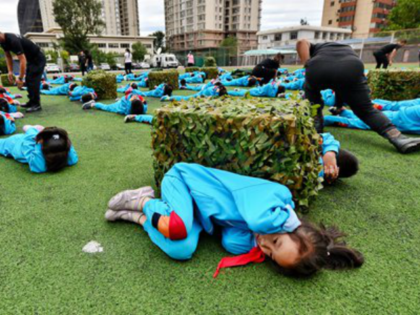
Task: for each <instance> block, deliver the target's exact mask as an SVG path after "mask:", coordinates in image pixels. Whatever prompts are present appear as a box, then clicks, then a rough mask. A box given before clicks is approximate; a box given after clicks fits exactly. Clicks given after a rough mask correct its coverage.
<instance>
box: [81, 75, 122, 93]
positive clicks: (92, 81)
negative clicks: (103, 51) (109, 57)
mask: <svg viewBox="0 0 420 315" xmlns="http://www.w3.org/2000/svg"><path fill="white" fill-rule="evenodd" d="M82 84H83V85H84V86H87V87H89V88H92V89H94V90H95V92H96V94H98V100H114V99H116V98H117V96H118V95H117V83H116V80H115V74H110V73H107V72H105V71H103V70H95V71H91V72H89V73H88V75H87V76H85V77H84V78H83V82H82Z"/></svg>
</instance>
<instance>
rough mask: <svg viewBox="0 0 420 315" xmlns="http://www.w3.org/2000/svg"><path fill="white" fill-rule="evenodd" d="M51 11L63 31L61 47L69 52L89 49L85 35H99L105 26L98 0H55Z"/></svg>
mask: <svg viewBox="0 0 420 315" xmlns="http://www.w3.org/2000/svg"><path fill="white" fill-rule="evenodd" d="M53 12H54V16H55V21H56V22H57V24H58V25H60V27H61V29H62V30H63V33H64V37H63V39H62V44H63V47H64V49H65V50H67V51H68V52H70V53H71V54H77V53H78V52H80V51H81V50H88V49H90V48H91V45H90V42H89V39H88V36H87V35H88V34H98V35H99V34H100V33H101V32H102V30H103V28H104V26H105V23H104V21H103V20H102V4H101V2H99V1H98V0H55V1H54V3H53Z"/></svg>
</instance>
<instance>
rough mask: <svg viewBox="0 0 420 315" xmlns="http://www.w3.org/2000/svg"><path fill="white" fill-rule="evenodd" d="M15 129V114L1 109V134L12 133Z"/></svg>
mask: <svg viewBox="0 0 420 315" xmlns="http://www.w3.org/2000/svg"><path fill="white" fill-rule="evenodd" d="M15 131H16V125H15V119H14V118H13V116H12V115H11V114H8V113H5V112H2V111H1V110H0V136H4V135H11V134H13V133H14V132H15Z"/></svg>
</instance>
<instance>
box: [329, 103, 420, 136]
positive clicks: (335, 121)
mask: <svg viewBox="0 0 420 315" xmlns="http://www.w3.org/2000/svg"><path fill="white" fill-rule="evenodd" d="M383 113H384V115H385V116H386V117H388V118H389V120H391V122H392V123H393V124H394V125H395V127H397V129H398V130H400V131H401V132H404V133H411V134H420V105H419V106H413V107H401V108H400V110H399V111H396V112H393V111H384V112H383ZM324 126H339V127H346V128H352V129H362V130H370V127H369V126H368V125H366V124H365V123H364V122H363V121H362V120H361V119H360V118H358V117H357V116H356V115H355V114H354V113H353V111H351V110H348V109H342V110H341V111H340V114H339V116H325V117H324Z"/></svg>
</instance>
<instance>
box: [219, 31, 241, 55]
mask: <svg viewBox="0 0 420 315" xmlns="http://www.w3.org/2000/svg"><path fill="white" fill-rule="evenodd" d="M220 47H221V48H226V49H227V51H228V54H229V57H232V56H236V54H237V53H238V39H237V38H236V37H233V36H229V37H226V38H225V39H224V40H222V42H221V43H220Z"/></svg>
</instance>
